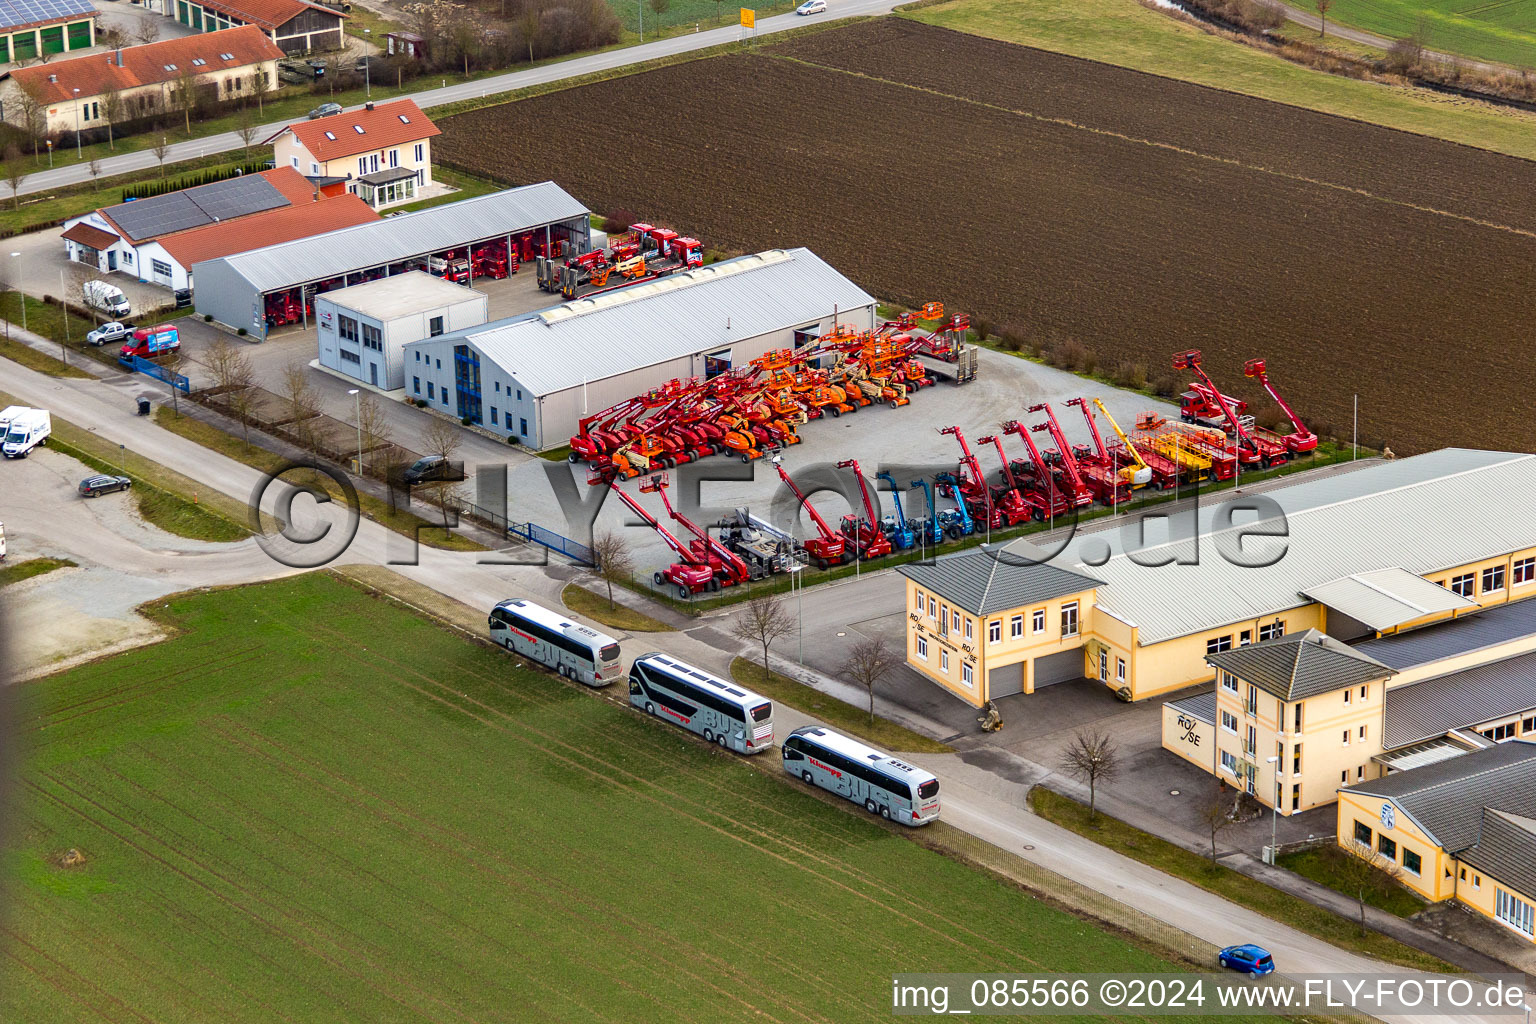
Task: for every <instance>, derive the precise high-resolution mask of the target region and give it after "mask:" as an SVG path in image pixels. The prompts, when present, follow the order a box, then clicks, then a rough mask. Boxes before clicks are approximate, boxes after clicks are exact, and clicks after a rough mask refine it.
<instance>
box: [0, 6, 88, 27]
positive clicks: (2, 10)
mask: <svg viewBox="0 0 1536 1024" xmlns="http://www.w3.org/2000/svg"><path fill="white" fill-rule="evenodd" d="M94 13H96V8H95V6H94V5H93V4H92V3H91V0H6V2H5V3H3V4H0V28H12V27H14V26H17V25H35V24H37V23H38V22H40V21H57V20H60V19H63V18H70V17H75V16H81V15H88V14H94Z"/></svg>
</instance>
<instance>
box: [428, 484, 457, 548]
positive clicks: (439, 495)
mask: <svg viewBox="0 0 1536 1024" xmlns="http://www.w3.org/2000/svg"><path fill="white" fill-rule="evenodd" d="M426 489H427V494H429V495H430V496H431V499H432V504H434V505H436V506H437V510H438V514H439V515H441V516H442V517H443V534H444V535H445V536H448V535H451V534H452V532H453V522H454V520H453V519H451V518H450V516H451V515H453V514H454V513H457V512H458V509H459V506H460V505H462V504H464V489H463V487H462V486H461V485H460V483H459V482H458V481H457V480H433V481H432V482H430V483H428V484H427V485H426Z"/></svg>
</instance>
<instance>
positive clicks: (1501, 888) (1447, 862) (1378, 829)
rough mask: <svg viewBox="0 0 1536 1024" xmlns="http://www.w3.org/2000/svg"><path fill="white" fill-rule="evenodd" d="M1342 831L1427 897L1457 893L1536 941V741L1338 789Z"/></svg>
mask: <svg viewBox="0 0 1536 1024" xmlns="http://www.w3.org/2000/svg"><path fill="white" fill-rule="evenodd" d="M1337 840H1338V843H1339V845H1341V846H1346V847H1354V846H1355V844H1360V845H1363V846H1365V847H1366V848H1368V849H1371V850H1374V851H1376V853H1377V855H1378V856H1380V857H1381V858H1382V859H1383V860H1390V861H1392V862H1393V863H1394V864H1395V865H1397V868H1398V870H1397V873H1396V877H1397V879H1398V880H1399V881H1400V882H1402V884H1404V885H1406V886H1407V887H1408V888H1410V889H1412V890H1414V891H1415V892H1417V893H1418V894H1419V895H1421V896H1423V897H1424V898H1425V899H1426V900H1428V901H1429V902H1431V903H1438V902H1439V901H1441V900H1456V901H1457V902H1459V903H1462V904H1464V905H1465V906H1467V907H1469V908H1471V909H1472V910H1475V911H1477V912H1478V913H1479V914H1482V915H1483V916H1485V917H1490V918H1492V919H1494V920H1495V921H1498V922H1500V923H1501V924H1503V925H1504V926H1505V927H1507V928H1509V929H1510V930H1511V931H1513V932H1514V933H1515V934H1517V935H1519V936H1520V937H1521V938H1523V939H1525V940H1526V941H1527V942H1532V941H1536V743H1532V742H1528V741H1521V740H1515V741H1513V742H1510V743H1500V744H1492V745H1489V746H1488V747H1485V748H1484V749H1481V750H1477V751H1475V752H1472V753H1469V754H1466V755H1464V756H1461V757H1457V758H1454V759H1451V760H1446V761H1440V762H1436V763H1434V764H1430V765H1425V766H1424V767H1420V768H1415V769H1412V770H1410V771H1404V772H1395V773H1393V774H1392V775H1390V776H1387V777H1386V778H1383V779H1378V780H1376V781H1374V782H1367V783H1362V784H1360V785H1357V786H1350V787H1348V788H1347V789H1342V790H1340V791H1339V818H1338V833H1337Z"/></svg>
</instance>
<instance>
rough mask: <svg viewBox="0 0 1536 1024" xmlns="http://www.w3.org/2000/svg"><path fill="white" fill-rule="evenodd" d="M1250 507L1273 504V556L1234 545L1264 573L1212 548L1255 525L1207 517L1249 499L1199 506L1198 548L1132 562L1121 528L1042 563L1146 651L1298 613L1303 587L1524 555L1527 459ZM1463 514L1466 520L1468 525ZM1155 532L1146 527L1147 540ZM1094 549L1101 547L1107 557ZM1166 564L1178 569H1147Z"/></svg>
mask: <svg viewBox="0 0 1536 1024" xmlns="http://www.w3.org/2000/svg"><path fill="white" fill-rule="evenodd" d="M1258 497H1259V498H1260V499H1262V500H1266V501H1272V502H1274V503H1275V506H1274V507H1275V511H1272V512H1266V513H1265V514H1264V518H1263V520H1262V521H1263V523H1265V524H1267V525H1274V526H1283V527H1284V528H1285V530H1286V532H1287V537H1286V538H1285V539H1284V541H1283V545H1282V542H1280V541H1271V540H1265V539H1263V538H1260V539H1257V540H1255V539H1253V538H1249V539H1248V540H1247V541H1245V542H1244V543H1243V545H1242V547H1243V550H1244V552H1245V553H1247V554H1245V557H1248V558H1249V560H1253V558H1254V556H1257V557H1258V558H1259V559H1260V560H1262V561H1265V562H1268V563H1270V564H1266V565H1264V566H1262V567H1259V568H1250V567H1246V566H1243V565H1239V564H1236V563H1235V561H1234V560H1233V559H1230V558H1228V557H1225V556H1224V555H1223V554H1222V553H1221V551H1219V550H1218V549H1217V545H1216V543H1215V542H1216V541H1217V540H1218V539H1220V540H1221V541H1222V542H1223V543H1226V544H1227V545H1228V546H1229V548H1235V547H1237V543H1236V539H1237V536H1238V535H1239V534H1240V533H1241V532H1242V531H1244V530H1247V529H1252V528H1253V527H1254V526H1255V525H1256V517H1255V516H1254V515H1251V514H1250V515H1246V516H1245V515H1234V516H1232V519H1231V522H1230V523H1220V522H1218V520H1217V518H1216V517H1217V516H1218V515H1219V514H1222V510H1223V507H1224V506H1227V505H1229V504H1230V503H1231V502H1234V501H1235V502H1243V501H1247V500H1249V496H1246V495H1243V496H1227V495H1223V501H1222V502H1221V503H1216V504H1213V503H1206V504H1204V505H1203V506H1202V507H1201V509H1200V511H1199V516H1198V523H1197V528H1196V531H1195V532H1196V536H1197V537H1198V538H1199V542H1198V545H1197V544H1196V542H1195V541H1194V540H1191V539H1178V540H1164V541H1161V542H1159V540H1158V539H1157V538H1155V537H1154V538H1152V539H1151V540H1150V541H1149V542H1148V543H1147V544H1146V545H1144V546H1143V547H1142V549H1141V550H1140V551H1139V552H1137V553H1135V556H1134V559H1133V557H1132V556H1131V554H1130V553H1128V551H1127V550H1126V548H1127V541H1128V539H1129V537H1130V536H1131V535H1132V534H1133V530H1132V529H1130V528H1128V529H1126V530H1124V531H1122V532H1121V533H1120V534H1118V535H1111V536H1109V537H1106V535H1105V534H1104V533H1102V532H1098V533H1092V534H1086V535H1084V536H1081V537H1078V538H1077V539H1075V540H1074V541H1073V542H1072V543H1070V544H1069V545H1067V547H1066V549H1065V550H1064V551H1063V552H1062V553H1061V554H1060V555H1058V556H1057V557H1056V558H1055V559H1053V561H1054V562H1055V564H1057V565H1060V566H1063V567H1065V568H1074V567H1077V566H1083V567H1089V568H1087V571H1090V572H1093V573H1094V574H1095V575H1097V576H1100V577H1102V578H1103V579H1104V581H1105V586H1104V587H1103V588H1101V589H1100V590H1099V595H1098V600H1099V603H1100V604H1101V605H1102V606H1104V607H1105V608H1106V609H1108V610H1109V611H1110V612H1111V613H1112V614H1114V615H1115V616H1116V617H1118V618H1121V619H1124V620H1125V621H1127V622H1134V623H1135V624H1136V625H1137V626H1139V627H1140V639H1141V642H1142V643H1143V644H1147V643H1156V642H1158V641H1161V640H1168V639H1172V638H1173V637H1178V636H1185V635H1187V634H1190V633H1198V632H1201V631H1204V630H1208V629H1212V628H1214V627H1217V626H1224V625H1227V624H1230V623H1233V622H1239V621H1242V620H1244V619H1249V620H1251V619H1258V618H1262V617H1264V616H1268V615H1274V614H1276V613H1278V612H1282V611H1285V610H1287V609H1290V608H1297V607H1301V606H1304V605H1306V604H1308V603H1309V602H1308V600H1307V599H1306V598H1304V597H1302V596H1301V590H1302V589H1303V588H1306V587H1311V586H1315V585H1317V583H1319V582H1320V581H1326V580H1333V579H1337V578H1338V577H1339V576H1340V575H1341V574H1345V575H1347V574H1353V573H1360V572H1369V571H1371V570H1373V569H1389V568H1392V567H1394V566H1400V567H1402V568H1404V569H1406V570H1408V571H1409V572H1412V573H1416V574H1418V575H1421V576H1424V575H1428V574H1431V573H1434V572H1437V571H1439V570H1442V569H1447V568H1450V567H1452V566H1458V565H1465V564H1467V563H1469V562H1475V561H1478V560H1479V559H1483V558H1491V557H1494V556H1497V555H1505V554H1508V553H1510V552H1512V551H1518V550H1521V549H1522V548H1529V547H1536V517H1533V516H1531V515H1530V509H1531V508H1532V507H1533V506H1536V456H1533V455H1523V454H1520V453H1517V452H1496V451H1478V450H1473V449H1467V448H1445V449H1441V450H1440V451H1435V452H1429V453H1427V454H1424V455H1416V456H1414V457H1412V458H1408V459H1397V460H1395V461H1391V462H1381V463H1378V464H1376V465H1373V466H1371V467H1369V468H1366V469H1361V470H1357V471H1355V472H1350V473H1341V474H1337V475H1331V476H1323V477H1321V478H1318V479H1314V480H1310V481H1307V482H1304V483H1297V484H1292V485H1289V486H1286V487H1280V488H1276V489H1274V490H1271V491H1266V492H1264V494H1262V495H1260V496H1258ZM1469 509H1471V510H1475V519H1474V520H1473V521H1472V522H1468V521H1467V517H1468V515H1469V514H1472V513H1469ZM1227 514H1229V515H1230V510H1229V511H1228V513H1227ZM1448 524H1451V525H1448ZM1459 524H1465V525H1459ZM1158 528H1159V527H1158V524H1157V523H1156V522H1152V523H1149V524H1148V525H1147V532H1148V533H1149V534H1152V533H1153V531H1154V530H1155V529H1158ZM1106 540H1109V541H1112V542H1113V543H1111V544H1110V545H1109V550H1108V551H1107V552H1106V550H1105V544H1106ZM1106 554H1107V556H1108V558H1107V561H1106V560H1105V555H1106ZM1167 556H1177V557H1178V559H1179V561H1175V562H1172V563H1170V564H1166V565H1160V566H1152V565H1151V563H1152V562H1153V561H1154V560H1156V559H1159V558H1162V557H1167Z"/></svg>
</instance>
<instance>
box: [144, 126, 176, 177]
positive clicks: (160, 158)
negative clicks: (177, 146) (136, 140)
mask: <svg viewBox="0 0 1536 1024" xmlns="http://www.w3.org/2000/svg"><path fill="white" fill-rule="evenodd" d="M149 151H150V152H151V153H153V154H154V157H155V160H156V162H158V163H159V164H160V180H161V181H164V180H165V158H166V155H167V154H168V153H169V152H170V151H171V144H170V143H169V142H167V141H166V139H165V136H164V135H162V136H160V141H159V142H157V143H155V144H154V145H152V146H150V147H149Z"/></svg>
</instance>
